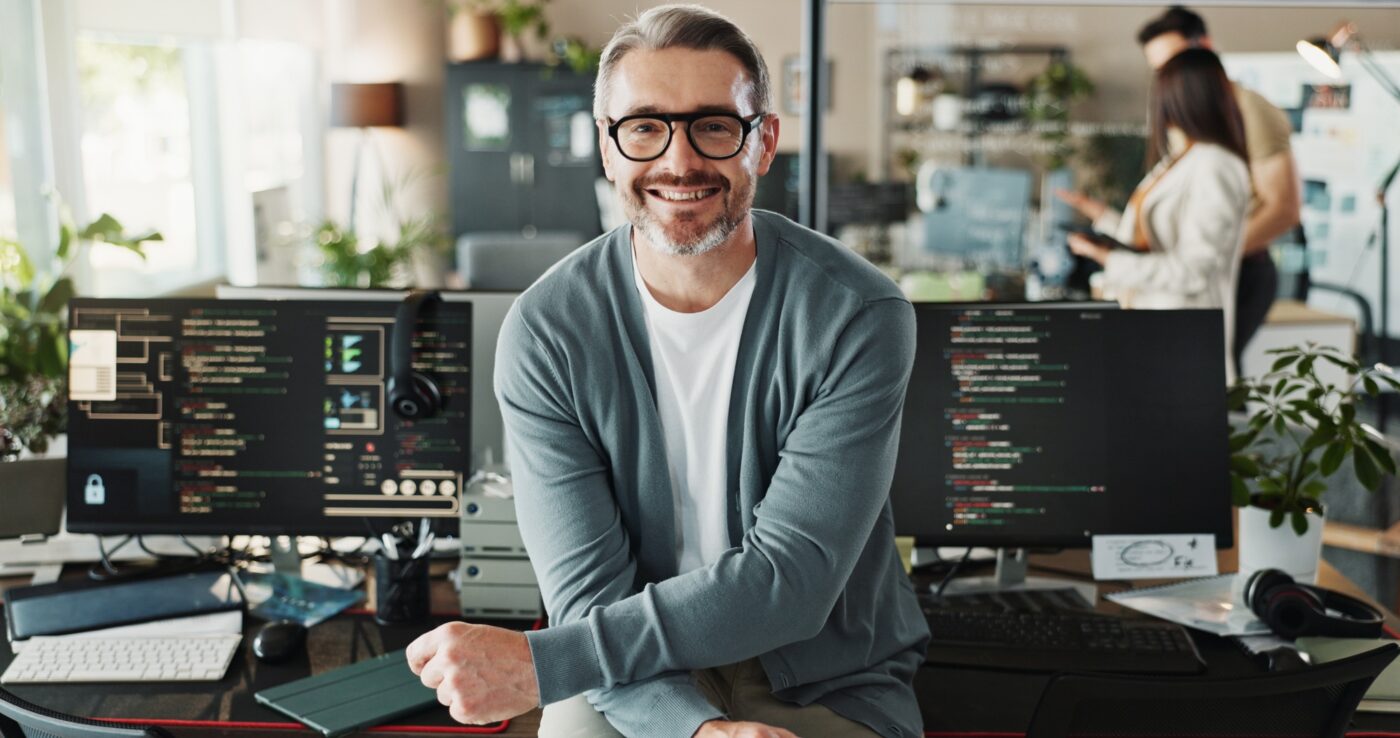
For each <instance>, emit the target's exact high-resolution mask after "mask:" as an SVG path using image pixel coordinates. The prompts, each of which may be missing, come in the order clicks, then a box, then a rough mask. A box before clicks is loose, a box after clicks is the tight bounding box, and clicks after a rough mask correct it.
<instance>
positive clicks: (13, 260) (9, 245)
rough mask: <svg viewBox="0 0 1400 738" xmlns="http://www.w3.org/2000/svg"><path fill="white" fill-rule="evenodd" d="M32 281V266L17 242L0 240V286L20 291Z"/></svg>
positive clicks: (26, 253)
mask: <svg viewBox="0 0 1400 738" xmlns="http://www.w3.org/2000/svg"><path fill="white" fill-rule="evenodd" d="M33 281H34V264H33V262H31V261H30V260H29V253H28V252H27V251H25V250H24V246H23V245H21V244H20V243H19V242H18V241H11V240H9V239H4V238H0V285H3V286H4V287H5V288H6V289H7V290H8V289H16V290H22V289H25V288H27V287H28V286H29V285H30V284H31V283H32V282H33Z"/></svg>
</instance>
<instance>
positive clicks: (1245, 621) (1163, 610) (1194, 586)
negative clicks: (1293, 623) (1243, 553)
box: [1104, 574, 1270, 636]
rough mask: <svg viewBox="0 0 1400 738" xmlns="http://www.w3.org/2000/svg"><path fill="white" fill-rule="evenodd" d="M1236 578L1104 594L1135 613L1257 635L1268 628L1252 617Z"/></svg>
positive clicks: (1226, 633) (1228, 633) (1221, 631)
mask: <svg viewBox="0 0 1400 738" xmlns="http://www.w3.org/2000/svg"><path fill="white" fill-rule="evenodd" d="M1242 587H1243V584H1242V583H1240V582H1239V577H1238V575H1235V574H1222V575H1221V576H1218V577H1209V578H1206V579H1193V580H1190V581H1186V582H1179V583H1177V584H1167V585H1163V586H1161V587H1147V588H1145V589H1130V590H1128V591H1127V592H1114V593H1112V594H1106V595H1104V599H1106V600H1108V601H1110V602H1116V603H1118V604H1120V605H1122V606H1124V607H1128V608H1132V609H1134V610H1137V611H1138V612H1142V613H1147V614H1148V615H1153V616H1155V617H1159V618H1162V619H1163V620H1170V621H1171V622H1173V623H1177V624H1179V625H1184V626H1186V627H1188V628H1195V629H1197V630H1203V631H1205V632H1207V633H1214V634H1216V635H1222V636H1237V635H1260V634H1264V633H1268V632H1270V631H1269V626H1267V625H1265V624H1264V623H1263V621H1261V620H1260V619H1259V618H1257V617H1255V616H1254V613H1252V612H1250V610H1249V608H1248V607H1246V606H1245V604H1244V602H1243V600H1242V599H1241V597H1240V595H1239V590H1240V589H1241V588H1242Z"/></svg>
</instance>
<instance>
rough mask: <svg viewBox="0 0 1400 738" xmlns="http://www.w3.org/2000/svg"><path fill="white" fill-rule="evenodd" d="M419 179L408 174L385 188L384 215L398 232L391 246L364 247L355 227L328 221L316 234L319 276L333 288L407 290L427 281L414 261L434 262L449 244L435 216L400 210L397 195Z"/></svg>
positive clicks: (387, 243) (384, 244) (390, 243)
mask: <svg viewBox="0 0 1400 738" xmlns="http://www.w3.org/2000/svg"><path fill="white" fill-rule="evenodd" d="M414 179H415V175H414V174H412V173H410V174H408V175H405V176H404V177H403V178H402V179H401V180H400V181H399V182H398V183H397V184H395V183H389V184H386V185H385V186H384V189H383V192H382V194H383V198H384V200H383V202H384V208H385V212H386V213H387V214H388V215H389V217H391V218H392V219H393V227H394V231H395V233H396V234H397V235H396V236H395V238H394V240H393V241H392V242H379V243H376V244H374V245H373V246H370V247H367V248H362V244H361V238H360V236H359V235H357V234H356V233H355V230H354V228H353V227H345V228H342V227H340V226H338V225H336V224H335V223H333V222H332V221H329V220H327V221H324V222H323V223H321V225H320V226H318V227H317V228H316V230H315V232H314V234H313V236H312V237H313V240H314V241H315V246H316V249H317V251H319V252H320V254H321V272H322V275H323V276H324V277H325V280H326V284H327V285H328V286H333V287H403V286H407V285H409V284H418V283H421V282H423V280H421V279H417V278H415V275H414V274H413V271H414V270H413V264H414V260H415V259H419V258H431V257H435V256H438V255H440V254H442V252H444V251H445V250H446V249H447V245H448V241H447V237H446V235H445V234H444V233H443V230H442V228H441V225H440V222H439V218H438V217H437V216H435V215H422V216H413V217H410V216H405V215H403V214H402V212H401V211H400V208H399V206H398V192H399V191H401V190H402V189H404V188H406V187H408V186H410V185H411V184H412V182H413V181H414Z"/></svg>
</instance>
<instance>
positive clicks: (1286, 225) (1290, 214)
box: [1244, 203, 1298, 256]
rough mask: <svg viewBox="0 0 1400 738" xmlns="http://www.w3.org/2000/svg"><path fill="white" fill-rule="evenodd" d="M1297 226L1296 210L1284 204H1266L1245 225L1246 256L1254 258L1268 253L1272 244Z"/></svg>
mask: <svg viewBox="0 0 1400 738" xmlns="http://www.w3.org/2000/svg"><path fill="white" fill-rule="evenodd" d="M1296 225H1298V210H1297V209H1296V208H1290V207H1287V206H1285V205H1283V204H1282V203H1279V204H1274V203H1265V204H1263V205H1261V206H1259V208H1258V209H1257V210H1255V211H1254V213H1253V214H1251V215H1250V216H1249V220H1248V221H1247V222H1246V224H1245V229H1244V255H1245V256H1253V255H1255V254H1258V253H1261V252H1264V251H1267V250H1268V249H1269V245H1270V244H1272V243H1273V242H1274V241H1275V240H1277V239H1278V237H1279V236H1282V235H1283V234H1285V233H1287V232H1288V231H1290V230H1292V229H1293V227H1294V226H1296Z"/></svg>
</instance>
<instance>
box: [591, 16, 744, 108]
mask: <svg viewBox="0 0 1400 738" xmlns="http://www.w3.org/2000/svg"><path fill="white" fill-rule="evenodd" d="M671 48H683V49H695V50H697V51H711V50H718V51H727V52H729V53H730V54H731V55H733V56H734V58H736V59H738V60H739V63H740V64H742V65H743V67H744V70H745V71H746V72H748V75H749V81H750V82H751V83H752V88H751V90H750V94H749V102H750V103H752V104H753V112H755V113H766V112H768V111H769V108H770V107H771V105H772V85H771V83H770V82H769V79H768V65H767V64H766V63H764V61H763V54H762V53H760V52H759V50H758V46H757V45H756V44H754V42H753V39H751V38H749V37H748V35H747V34H745V33H744V32H743V31H741V30H739V27H738V26H736V25H734V22H733V21H731V20H729V19H728V18H726V17H724V16H722V15H720V14H719V13H716V12H715V11H713V10H710V9H709V8H702V7H700V6H699V5H662V6H660V7H656V8H652V9H651V10H648V11H646V12H645V13H642V14H641V15H639V16H637V18H636V19H635V20H633V21H632V22H630V23H627V24H625V25H623V26H622V27H621V28H619V29H617V32H616V33H614V34H613V37H612V40H610V41H608V45H607V46H605V47H603V54H602V58H601V59H600V60H599V62H598V79H597V81H596V82H594V85H593V117H594V118H598V119H600V120H601V119H603V118H606V117H607V103H608V97H609V96H610V94H611V92H612V82H613V75H614V74H615V73H616V71H617V65H618V62H620V61H622V57H624V56H626V55H627V52H629V51H632V50H633V49H643V50H647V51H659V50H661V49H671Z"/></svg>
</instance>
